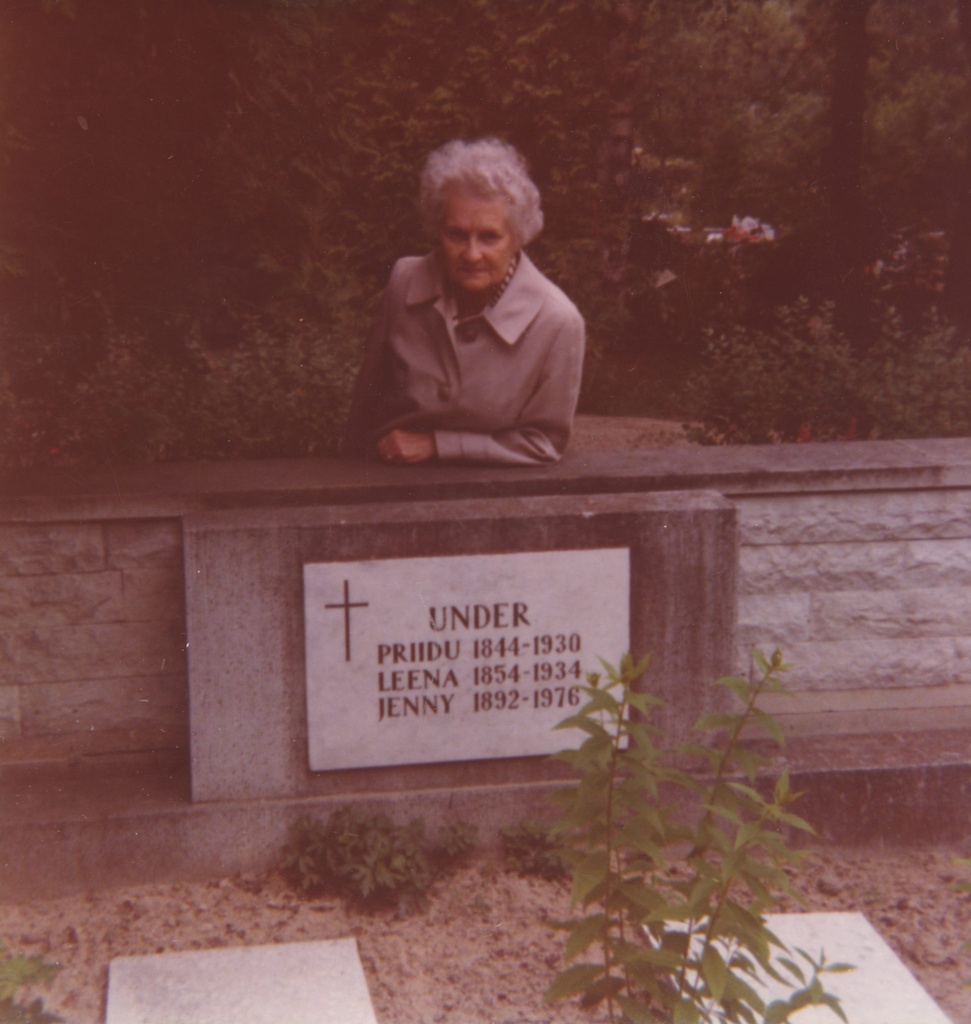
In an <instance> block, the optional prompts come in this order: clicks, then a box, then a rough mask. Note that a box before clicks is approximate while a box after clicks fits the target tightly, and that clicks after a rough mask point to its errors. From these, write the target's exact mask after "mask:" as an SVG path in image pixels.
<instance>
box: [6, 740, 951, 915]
mask: <svg viewBox="0 0 971 1024" xmlns="http://www.w3.org/2000/svg"><path fill="white" fill-rule="evenodd" d="M969 750H971V730H963V731H962V730H953V731H951V732H949V733H947V739H946V742H944V743H942V742H941V740H940V737H938V736H933V737H932V736H929V735H925V736H923V737H913V736H910V737H903V736H897V735H887V736H880V735H877V736H872V737H869V738H867V739H865V740H863V739H860V740H857V741H855V742H852V743H850V742H846V741H840V742H836V741H833V742H831V743H825V742H823V743H796V744H791V745H790V747H789V749H788V751H787V754H786V757H785V764H786V765H787V766H788V767H789V769H790V772H791V782H792V788H793V789H794V790H795V791H797V792H800V793H802V794H803V796H802V797H801V799H800V801H799V803H798V804H797V805H796V806H795V808H794V810H795V811H796V812H797V813H798V814H800V815H802V816H803V817H804V818H806V819H807V820H808V821H809V822H810V823H811V824H812V825H813V826H814V827H815V828H816V830H817V832H818V834H819V839H820V841H821V842H822V843H824V844H826V843H848V844H854V843H860V844H864V843H866V844H871V843H876V844H881V845H891V846H894V845H899V846H906V845H922V844H924V845H926V844H933V843H947V842H960V841H964V840H965V839H966V838H967V825H966V823H967V821H968V820H971V761H969V759H968V751H969ZM782 763H783V762H782V760H781V759H780V761H779V767H780V768H781V766H782ZM560 785H562V782H561V781H546V782H534V783H530V784H525V785H506V786H489V787H486V786H483V787H470V788H467V789H465V790H463V791H461V792H456V791H447V790H421V789H415V790H409V791H404V792H389V791H383V792H375V793H371V794H367V795H364V794H359V795H355V796H354V797H353V798H352V799H353V803H354V806H355V807H356V808H357V809H358V810H359V811H360V812H361V813H364V814H374V813H377V812H379V811H383V812H386V813H388V814H389V815H391V816H392V817H393V818H394V820H396V821H399V822H405V821H407V820H409V819H410V818H412V817H423V818H424V819H425V822H426V826H427V828H428V831H429V833H430V834H434V832H435V831H436V830H437V829H438V827H439V826H441V825H447V824H454V823H455V822H458V821H466V822H474V823H475V824H477V825H478V827H479V835H480V841H481V842H482V844H483V845H484V846H485V847H487V848H489V847H494V846H496V845H497V843H498V836H497V830H498V829H499V828H501V827H503V826H506V825H510V824H513V823H515V822H517V821H519V820H521V819H523V818H533V819H538V820H544V819H545V820H552V815H553V814H554V811H553V808H552V805H551V803H550V801H549V794H550V793H551V792H552V791H553V790H555V789H557V788H558V787H559V786H560ZM0 789H2V791H3V793H4V801H3V802H2V804H0V903H14V902H18V901H23V900H28V899H35V898H45V897H53V896H59V895H67V894H71V893H77V892H84V891H96V890H99V889H104V888H110V887H112V886H121V885H130V884H136V883H140V882H151V881H156V882H164V881H190V880H196V879H206V878H218V877H224V876H231V875H236V874H240V873H243V872H251V871H263V870H267V869H269V868H271V867H273V866H275V865H276V864H277V863H278V860H279V856H280V851H281V849H282V846H283V843H284V842H285V840H286V835H287V830H288V828H289V826H290V824H291V823H292V822H294V821H295V820H296V819H297V818H298V817H300V816H301V815H309V816H311V817H315V818H320V819H323V820H326V819H327V818H328V817H329V816H330V814H331V813H332V812H333V811H334V810H336V809H337V808H338V807H340V806H342V805H344V804H347V803H348V802H350V800H351V798H349V797H347V796H346V795H343V796H341V795H338V796H335V795H328V796H311V797H300V798H284V799H274V800H260V801H226V802H217V803H202V804H193V803H191V801H190V799H189V773H188V766H187V765H186V764H184V763H182V762H180V761H179V760H178V759H177V758H174V757H173V756H171V755H169V756H166V757H165V758H160V759H158V758H157V759H154V760H152V759H147V758H141V759H127V760H121V761H120V762H119V763H116V764H110V763H109V764H101V765H98V764H94V765H92V764H90V763H84V764H81V765H73V766H56V767H54V766H44V767H41V766H29V767H28V766H24V767H6V768H0ZM796 843H797V845H800V846H803V845H805V837H802V836H800V837H797V839H796Z"/></svg>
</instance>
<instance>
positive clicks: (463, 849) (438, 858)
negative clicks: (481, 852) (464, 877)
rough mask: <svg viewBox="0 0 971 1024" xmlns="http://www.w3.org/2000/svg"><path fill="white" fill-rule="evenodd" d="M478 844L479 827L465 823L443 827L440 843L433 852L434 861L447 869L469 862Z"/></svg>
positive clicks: (440, 832)
mask: <svg viewBox="0 0 971 1024" xmlns="http://www.w3.org/2000/svg"><path fill="white" fill-rule="evenodd" d="M478 843H479V829H478V826H477V825H469V824H468V823H467V822H464V821H456V822H454V823H453V824H451V825H443V826H442V827H441V828H440V829H439V830H438V842H437V843H436V844H435V847H434V849H433V851H432V854H433V860H434V861H435V862H437V863H439V864H442V865H444V866H446V867H451V866H453V865H457V864H460V863H461V862H462V861H464V860H468V858H469V856H470V855H471V854H472V852H473V851H474V850H475V848H476V847H477V846H478Z"/></svg>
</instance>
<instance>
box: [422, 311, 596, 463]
mask: <svg viewBox="0 0 971 1024" xmlns="http://www.w3.org/2000/svg"><path fill="white" fill-rule="evenodd" d="M584 345H585V334H584V326H583V318H582V317H581V316H580V314H579V313H578V312H577V311H576V310H575V309H571V311H570V315H569V316H567V317H564V319H563V320H562V322H561V323H560V325H559V328H558V330H556V332H555V333H554V336H553V338H552V340H551V344H550V347H549V353H548V355H547V358H546V361H545V363H544V365H543V369H542V372H541V374H540V377H539V380H538V382H537V385H536V387H535V389H534V390H533V392H532V394H531V395H530V396H529V398H528V400H527V402H526V404H525V406H524V407H523V410H522V412H521V413H520V415H519V417H518V418H517V420H516V422H515V424H513V426H512V427H510V428H509V429H507V430H500V431H497V432H495V433H492V434H483V433H473V432H470V431H461V430H436V431H435V447H436V448H437V449H438V457H439V458H440V459H441V460H442V461H445V462H473V463H501V464H505V465H518V466H530V465H541V464H543V463H550V462H558V461H559V459H560V458H561V457H562V455H563V452H564V450H565V448H566V445H567V442H568V441H569V440H570V433H571V431H572V429H573V416H574V413H575V412H576V407H577V400H578V399H579V396H580V378H581V375H582V372H583V352H584Z"/></svg>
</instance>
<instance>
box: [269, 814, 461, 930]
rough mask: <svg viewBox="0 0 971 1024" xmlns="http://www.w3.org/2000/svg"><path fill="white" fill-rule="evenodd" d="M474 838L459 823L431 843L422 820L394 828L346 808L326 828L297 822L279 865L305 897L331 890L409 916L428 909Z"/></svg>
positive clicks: (379, 817)
mask: <svg viewBox="0 0 971 1024" xmlns="http://www.w3.org/2000/svg"><path fill="white" fill-rule="evenodd" d="M476 834H477V830H476V828H475V827H474V826H470V825H465V824H463V823H457V824H454V825H451V826H446V827H445V828H443V829H442V830H441V831H440V832H439V841H438V843H436V844H433V843H431V842H429V840H428V839H427V837H426V835H425V826H424V822H422V821H421V820H420V819H415V820H413V821H411V822H409V823H408V824H407V825H396V824H395V823H394V822H393V821H392V820H391V819H390V818H389V817H388V816H387V815H385V814H376V815H370V816H368V815H361V814H358V813H357V812H355V811H354V810H353V809H351V808H347V807H344V808H341V809H339V810H337V811H335V812H334V814H332V815H331V817H330V820H329V821H328V823H327V825H326V826H325V825H324V824H323V823H321V822H319V821H315V820H313V819H311V818H307V817H304V818H300V819H298V820H297V821H296V822H295V823H294V825H293V826H292V827H291V829H290V834H289V837H288V842H287V844H286V846H285V847H284V849H283V855H282V858H281V863H280V866H281V870H282V871H283V873H284V875H285V876H286V877H287V878H288V879H289V880H290V882H291V884H293V885H294V886H295V887H296V888H298V889H300V890H301V891H303V892H306V893H314V892H318V891H324V890H332V891H335V892H338V893H340V894H341V895H343V896H346V897H347V898H349V899H351V900H353V901H356V902H359V903H361V904H364V905H365V906H371V907H378V906H389V905H390V906H394V907H395V909H396V911H397V913H398V916H400V917H405V916H407V915H409V914H411V913H413V912H415V911H417V910H419V909H421V908H422V907H423V906H424V905H425V901H426V898H427V894H428V890H429V889H430V888H431V885H432V882H433V881H434V880H435V878H436V877H437V876H438V875H439V874H440V873H441V872H443V871H445V870H447V869H448V868H449V867H451V866H453V865H455V864H457V863H458V862H459V861H460V860H461V859H463V858H464V857H467V856H468V854H469V853H470V852H471V851H472V850H473V849H474V847H475V844H476Z"/></svg>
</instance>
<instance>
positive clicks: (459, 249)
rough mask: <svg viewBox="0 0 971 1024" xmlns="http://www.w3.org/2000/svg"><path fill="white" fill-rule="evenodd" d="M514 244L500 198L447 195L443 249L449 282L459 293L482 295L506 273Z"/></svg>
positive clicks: (474, 295) (477, 296) (476, 296)
mask: <svg viewBox="0 0 971 1024" xmlns="http://www.w3.org/2000/svg"><path fill="white" fill-rule="evenodd" d="M517 248H518V246H517V245H516V242H515V239H514V237H513V233H512V231H510V230H509V225H508V224H507V223H506V204H505V202H504V201H503V200H501V199H496V200H489V199H475V198H472V197H470V196H464V195H462V194H461V193H453V194H451V195H449V196H448V198H447V200H446V203H445V223H444V225H443V227H442V253H443V254H444V256H445V273H446V275H447V277H448V280H449V283H450V284H451V285H452V287H453V288H454V289H455V290H456V291H457V292H458V293H459V295H460V296H461V297H464V298H466V299H475V300H481V299H484V298H485V297H486V295H488V293H489V290H490V289H491V288H493V287H495V285H497V284H499V283H500V282H501V281H502V279H503V278H504V277H505V276H506V271H507V270H508V269H509V264H510V263H511V262H512V258H513V257H514V256H515V255H516V251H517Z"/></svg>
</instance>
